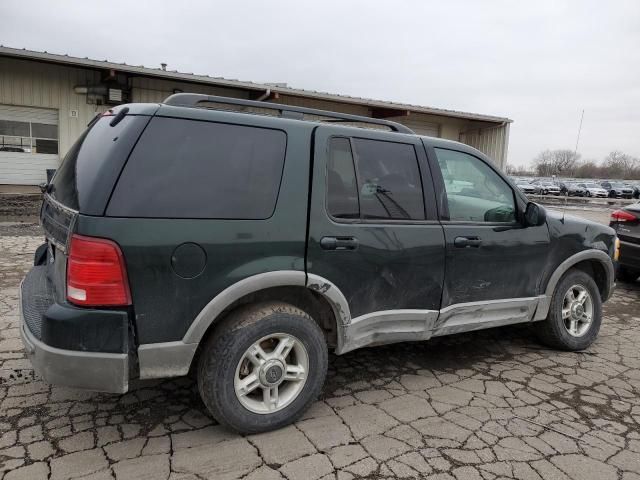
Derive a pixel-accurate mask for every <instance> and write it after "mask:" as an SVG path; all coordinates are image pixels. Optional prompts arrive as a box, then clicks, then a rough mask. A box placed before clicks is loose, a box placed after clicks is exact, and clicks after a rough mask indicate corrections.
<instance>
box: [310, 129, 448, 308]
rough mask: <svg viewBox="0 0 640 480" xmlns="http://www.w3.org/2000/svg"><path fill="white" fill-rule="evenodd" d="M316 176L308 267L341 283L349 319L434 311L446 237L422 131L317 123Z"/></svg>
mask: <svg viewBox="0 0 640 480" xmlns="http://www.w3.org/2000/svg"><path fill="white" fill-rule="evenodd" d="M312 182H313V183H312V195H311V205H310V207H311V209H310V224H309V238H308V250H307V272H308V273H309V274H313V275H317V276H319V277H322V278H324V279H326V280H329V281H330V282H332V283H333V284H334V285H335V286H336V287H337V288H338V289H340V291H341V292H342V294H343V295H344V296H345V298H346V300H347V302H348V305H349V310H350V314H351V317H352V318H356V317H359V316H362V315H366V314H371V313H375V312H381V311H388V310H396V311H397V310H405V309H418V310H431V311H434V312H435V311H437V310H438V309H439V308H440V297H441V294H442V283H443V275H444V236H443V230H442V226H441V225H440V224H439V222H438V221H437V218H436V208H435V195H434V190H433V184H432V181H431V176H430V174H429V166H428V164H427V159H426V154H425V151H424V147H423V145H422V143H421V142H420V140H419V137H416V136H413V135H404V134H400V133H390V132H382V131H374V130H365V129H355V128H354V129H345V128H337V127H318V128H317V129H316V131H315V142H314V164H313V180H312ZM423 186H424V190H423Z"/></svg>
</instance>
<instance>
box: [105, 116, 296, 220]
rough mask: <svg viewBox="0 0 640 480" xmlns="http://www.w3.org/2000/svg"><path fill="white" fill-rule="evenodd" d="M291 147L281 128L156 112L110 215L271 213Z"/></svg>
mask: <svg viewBox="0 0 640 480" xmlns="http://www.w3.org/2000/svg"><path fill="white" fill-rule="evenodd" d="M285 150H286V134H285V133H284V132H283V131H281V130H273V129H267V128H259V127H250V126H243V125H230V124H223V123H213V122H203V121H196V120H184V119H175V118H163V117H156V118H154V119H152V120H151V122H150V124H149V126H148V127H147V129H146V130H145V132H144V134H143V135H142V137H141V139H140V141H139V142H138V145H137V146H136V148H135V150H134V151H133V152H132V154H131V157H130V158H129V160H128V162H127V164H126V166H125V168H124V170H123V172H122V175H121V177H120V180H119V181H118V184H117V186H116V188H115V190H114V192H113V196H112V198H111V202H110V203H109V207H108V209H107V215H109V216H116V217H143V218H217V219H266V218H269V217H270V216H271V215H272V214H273V211H274V209H275V205H276V200H277V197H278V191H279V188H280V180H281V178H282V169H283V166H284V157H285Z"/></svg>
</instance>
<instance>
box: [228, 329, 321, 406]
mask: <svg viewBox="0 0 640 480" xmlns="http://www.w3.org/2000/svg"><path fill="white" fill-rule="evenodd" d="M308 371H309V354H308V353H307V350H306V348H305V347H304V345H303V344H302V342H301V341H300V340H299V339H297V338H296V337H294V336H293V335H289V334H286V333H275V334H272V335H267V336H265V337H262V338H261V339H260V340H258V341H257V342H255V343H253V344H252V345H251V346H250V347H249V348H248V349H247V350H246V351H245V353H244V354H243V355H242V358H241V359H240V361H239V362H238V366H237V367H236V373H235V377H234V389H235V393H236V397H237V398H238V400H239V401H240V403H241V404H242V405H243V406H244V407H245V408H246V409H247V410H249V411H251V412H254V413H259V414H270V413H274V412H277V411H280V410H282V409H283V408H285V407H286V406H287V405H289V404H290V403H291V402H293V401H294V400H295V399H296V398H297V397H298V395H300V392H302V389H303V388H304V385H305V383H306V380H307V374H308Z"/></svg>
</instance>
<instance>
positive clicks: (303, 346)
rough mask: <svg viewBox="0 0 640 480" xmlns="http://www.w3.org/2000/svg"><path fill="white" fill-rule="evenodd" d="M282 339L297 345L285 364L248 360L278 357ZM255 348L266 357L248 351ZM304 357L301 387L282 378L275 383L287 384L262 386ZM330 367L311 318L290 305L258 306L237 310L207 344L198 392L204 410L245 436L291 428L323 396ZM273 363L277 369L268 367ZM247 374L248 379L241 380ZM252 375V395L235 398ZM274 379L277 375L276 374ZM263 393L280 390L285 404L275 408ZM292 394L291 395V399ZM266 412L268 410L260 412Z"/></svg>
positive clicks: (323, 345)
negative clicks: (255, 385) (304, 373)
mask: <svg viewBox="0 0 640 480" xmlns="http://www.w3.org/2000/svg"><path fill="white" fill-rule="evenodd" d="M280 337H282V338H289V339H293V340H291V341H292V342H293V345H294V346H292V347H290V350H287V351H288V352H290V353H287V354H285V357H284V358H285V359H286V360H285V362H284V365H283V364H282V363H277V362H278V361H276V360H273V359H271V360H267V361H264V362H262V363H261V365H263V367H257V366H256V365H257V364H258V363H259V362H255V363H254V361H253V360H252V361H250V360H248V358H249V357H251V358H253V359H254V360H258V359H261V357H262V354H265V352H266V356H265V357H264V358H268V355H272V354H273V355H275V352H276V347H277V346H279V345H280V343H279V342H280V341H282V340H280V339H279V338H280ZM259 342H260V343H259ZM265 342H266V343H265ZM256 344H258V345H260V348H261V349H262V350H252V352H253V351H259V352H262V353H261V354H260V355H258V354H255V356H252V355H251V354H250V352H249V349H250V348H254V346H255V345H256ZM271 347H273V350H271ZM305 355H306V375H305V376H304V380H303V381H302V385H300V383H299V381H298V380H294V381H289V380H287V378H286V376H284V377H283V376H282V375H281V376H280V377H279V379H278V380H276V381H282V383H280V384H279V385H278V386H276V387H269V388H263V383H262V382H268V380H266V378H271V377H269V376H270V375H271V374H272V373H273V369H275V371H276V372H280V374H283V373H284V371H285V370H286V371H288V370H287V367H290V366H291V365H290V364H289V362H291V361H292V359H293V361H294V363H296V364H297V367H296V366H294V367H293V368H299V367H301V365H304V364H305V362H304V359H305ZM264 358H262V360H264ZM274 358H276V357H274ZM277 358H282V357H277ZM270 362H271V363H270ZM275 364H277V365H276V366H275V367H274V366H273V365H275ZM327 364H328V351H327V344H326V341H325V337H324V333H323V332H322V330H321V329H320V327H319V326H318V324H317V323H316V322H315V321H314V320H313V319H312V318H311V317H310V316H309V315H307V314H306V313H305V312H303V311H302V310H300V309H298V308H296V307H294V306H292V305H289V304H287V303H282V302H266V303H257V304H253V305H248V306H245V307H240V308H239V309H237V310H234V311H232V312H231V313H230V314H229V315H228V316H227V317H226V318H225V319H224V320H223V321H222V323H221V324H220V325H219V326H218V327H217V328H216V329H215V330H214V331H213V333H212V335H210V336H209V338H208V339H207V340H206V342H205V344H204V347H203V349H202V352H201V354H200V357H199V360H198V389H199V390H200V396H201V397H202V401H203V402H204V404H205V406H206V407H207V409H208V410H209V412H211V415H213V417H214V418H215V419H216V420H217V421H218V422H220V423H221V424H223V425H225V426H227V427H229V428H231V429H233V430H236V431H238V432H240V433H246V434H249V433H259V432H265V431H268V430H274V429H277V428H281V427H283V426H285V425H288V424H290V423H292V422H294V421H295V420H296V419H298V418H299V417H300V416H301V415H302V414H303V413H304V411H305V410H306V409H307V408H308V407H309V405H310V404H311V403H312V402H313V401H314V400H315V399H316V398H317V397H318V395H319V394H320V391H321V389H322V386H323V384H324V379H325V376H326V373H327ZM269 365H272V366H271V367H270V368H268V369H267V367H268V366H269ZM280 366H283V367H284V370H283V368H280ZM261 368H262V369H261ZM302 371H304V368H302ZM243 372H244V373H246V376H244V377H243V378H241V376H242V375H243ZM249 372H250V373H249ZM250 375H253V378H254V379H255V382H252V383H251V385H254V384H257V385H258V386H257V387H254V389H252V390H251V391H250V393H247V394H236V388H237V387H238V385H240V384H242V382H241V380H247V379H248V378H249V376H250ZM274 375H275V377H277V373H276V374H274ZM275 377H274V378H275ZM237 379H240V383H238V380H237ZM264 385H267V386H269V385H271V384H268V383H265V384H264ZM238 388H245V387H238ZM246 388H249V387H246ZM264 390H269V391H274V390H275V392H278V393H279V395H281V396H280V397H278V398H279V400H282V401H283V405H281V406H273V405H271V402H267V401H266V398H267V397H264V396H263V391H264ZM291 392H294V393H295V394H294V393H291ZM296 392H297V393H296ZM287 395H289V396H290V397H291V398H289V399H288V400H287V398H286V396H287ZM241 398H242V400H241ZM269 398H272V397H269ZM243 402H244V403H243ZM261 408H265V410H264V411H260V409H261ZM252 409H253V410H252ZM273 409H275V410H274V411H273V412H269V410H273Z"/></svg>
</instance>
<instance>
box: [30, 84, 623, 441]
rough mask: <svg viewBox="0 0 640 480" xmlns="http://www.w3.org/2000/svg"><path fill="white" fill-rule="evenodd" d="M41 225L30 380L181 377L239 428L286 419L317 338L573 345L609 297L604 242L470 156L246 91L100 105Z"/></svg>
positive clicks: (54, 184) (299, 401) (324, 364)
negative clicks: (506, 332) (518, 332)
mask: <svg viewBox="0 0 640 480" xmlns="http://www.w3.org/2000/svg"><path fill="white" fill-rule="evenodd" d="M202 104H206V105H211V104H223V105H225V106H226V105H233V106H240V107H242V108H245V107H252V108H253V107H259V109H260V110H265V109H271V110H273V111H274V113H276V114H279V116H275V115H274V116H269V115H252V114H248V113H238V112H233V111H228V110H212V109H209V108H198V107H201V106H202ZM304 115H307V116H309V115H313V117H314V118H330V119H339V120H342V121H349V122H357V123H360V124H362V123H365V124H367V123H368V124H372V123H374V124H376V125H377V126H384V127H385V128H387V129H388V131H385V130H381V129H364V128H356V127H354V126H348V125H341V124H340V123H338V122H331V123H327V122H321V121H308V120H304ZM282 117H285V118H282ZM354 159H357V161H354ZM96 172H98V173H96ZM194 172H197V174H194ZM556 188H557V187H556ZM558 192H559V189H558ZM40 218H41V224H42V228H43V230H44V234H45V238H46V241H45V243H43V244H42V245H41V246H40V247H38V248H37V250H36V253H35V256H34V266H33V268H32V269H31V270H30V271H29V273H28V274H27V276H26V278H25V279H24V281H23V282H22V285H21V287H20V305H21V308H20V323H19V326H20V333H21V335H22V340H23V343H24V346H25V351H26V353H27V355H28V356H29V358H30V359H31V362H32V364H33V366H34V369H35V370H36V371H37V372H38V374H39V375H41V376H42V377H43V378H44V380H45V381H47V382H49V383H53V384H59V385H67V386H72V387H80V388H85V389H89V390H98V391H106V392H114V393H120V394H122V393H125V392H127V391H128V390H129V387H130V381H131V380H132V379H136V378H141V379H153V378H156V379H159V378H168V377H179V376H184V375H187V374H188V373H189V372H193V373H194V374H195V376H196V378H197V387H198V390H199V392H200V395H201V397H202V400H203V402H204V405H205V406H206V408H207V409H208V410H209V411H210V412H211V414H212V416H213V417H214V418H215V419H217V420H218V421H219V422H220V423H222V424H223V425H226V426H227V427H230V428H232V429H235V430H237V431H239V432H242V433H257V432H263V431H266V430H273V429H276V428H281V427H283V426H285V425H287V424H289V423H291V422H293V421H295V420H296V419H298V418H300V416H301V415H302V414H303V413H304V412H305V410H306V409H307V408H308V407H309V406H310V405H311V404H312V402H314V401H315V399H316V397H317V396H318V394H319V393H320V391H321V390H322V386H323V383H324V379H325V376H326V373H327V368H328V361H329V355H328V351H329V349H331V350H333V351H334V352H335V353H336V354H337V355H341V354H344V353H347V352H351V351H354V350H357V349H359V348H363V347H368V346H369V347H370V346H375V345H382V344H385V343H394V342H405V341H417V340H428V339H430V338H431V337H438V336H442V335H449V334H455V333H460V332H467V331H475V330H479V329H482V328H493V327H498V326H503V325H508V324H517V323H522V324H524V323H526V324H529V325H531V329H532V330H534V331H535V332H536V334H537V335H538V336H539V337H540V339H541V341H543V342H544V343H545V344H546V345H548V346H550V347H552V348H558V349H560V350H567V351H581V350H584V349H585V348H587V347H588V346H589V345H591V344H592V343H593V342H594V340H595V339H596V337H597V336H598V332H599V330H600V325H601V322H602V303H603V302H605V301H606V300H607V299H608V298H609V297H610V296H611V293H612V291H613V288H614V276H615V270H614V263H613V259H614V258H615V256H616V251H615V249H616V236H615V232H614V231H613V230H612V229H611V228H609V227H608V226H606V225H601V224H598V223H595V222H589V221H586V220H583V219H580V218H576V217H572V216H571V215H564V214H561V213H558V212H551V211H550V212H548V213H547V211H546V210H545V209H544V208H543V207H542V206H540V205H537V204H535V203H533V202H530V201H529V200H528V199H527V197H526V196H525V195H524V194H523V193H522V192H520V191H519V190H518V189H517V188H516V187H515V186H514V185H513V183H512V182H511V181H509V180H508V179H507V178H506V177H505V176H504V175H503V174H502V172H501V171H500V170H498V169H496V167H495V165H494V163H493V162H492V161H491V160H490V159H489V158H488V157H487V156H486V155H484V154H483V153H481V152H479V151H478V150H476V149H474V148H472V147H470V146H468V145H464V144H461V143H458V142H453V141H449V140H444V139H440V138H433V137H426V136H420V135H416V134H414V133H413V132H412V131H411V130H410V129H409V128H407V127H406V126H404V125H400V124H397V123H393V122H390V121H386V120H381V119H373V118H367V117H357V116H354V115H347V114H343V113H336V112H326V111H321V110H315V109H308V108H302V107H295V106H290V105H279V104H274V103H267V102H258V101H249V100H241V99H231V98H223V97H212V96H207V95H196V94H187V93H182V94H176V95H172V96H171V97H169V98H167V99H166V100H165V103H163V104H143V103H139V104H130V105H126V106H124V105H122V106H118V107H114V108H112V109H110V110H108V111H107V112H106V113H105V114H102V115H101V116H99V117H98V118H97V119H96V120H95V121H93V122H92V123H91V124H90V125H89V128H88V130H87V131H86V132H85V133H84V134H83V135H82V136H80V138H79V139H78V141H77V143H76V144H75V145H74V146H73V148H71V149H70V150H69V153H68V154H67V156H66V157H65V159H64V161H63V162H62V165H61V167H60V168H59V169H58V171H57V173H56V175H55V176H54V177H53V179H52V180H51V182H50V183H49V184H48V185H47V187H46V191H45V193H44V200H43V206H42V209H41V211H40ZM479 286H480V287H481V288H479ZM536 322H537V323H536ZM377 354H378V355H385V351H379V352H377ZM489 354H490V353H489ZM355 355H357V354H355ZM369 355H371V354H370V353H365V354H364V356H363V357H362V362H363V363H366V362H367V357H368V356H369ZM409 360H410V359H409ZM333 368H334V367H332V369H333ZM383 374H384V375H387V374H388V373H387V372H383ZM332 381H333V382H335V381H336V378H334V379H333V380H332ZM170 414H171V412H167V415H170ZM159 415H163V413H162V412H159Z"/></svg>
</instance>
